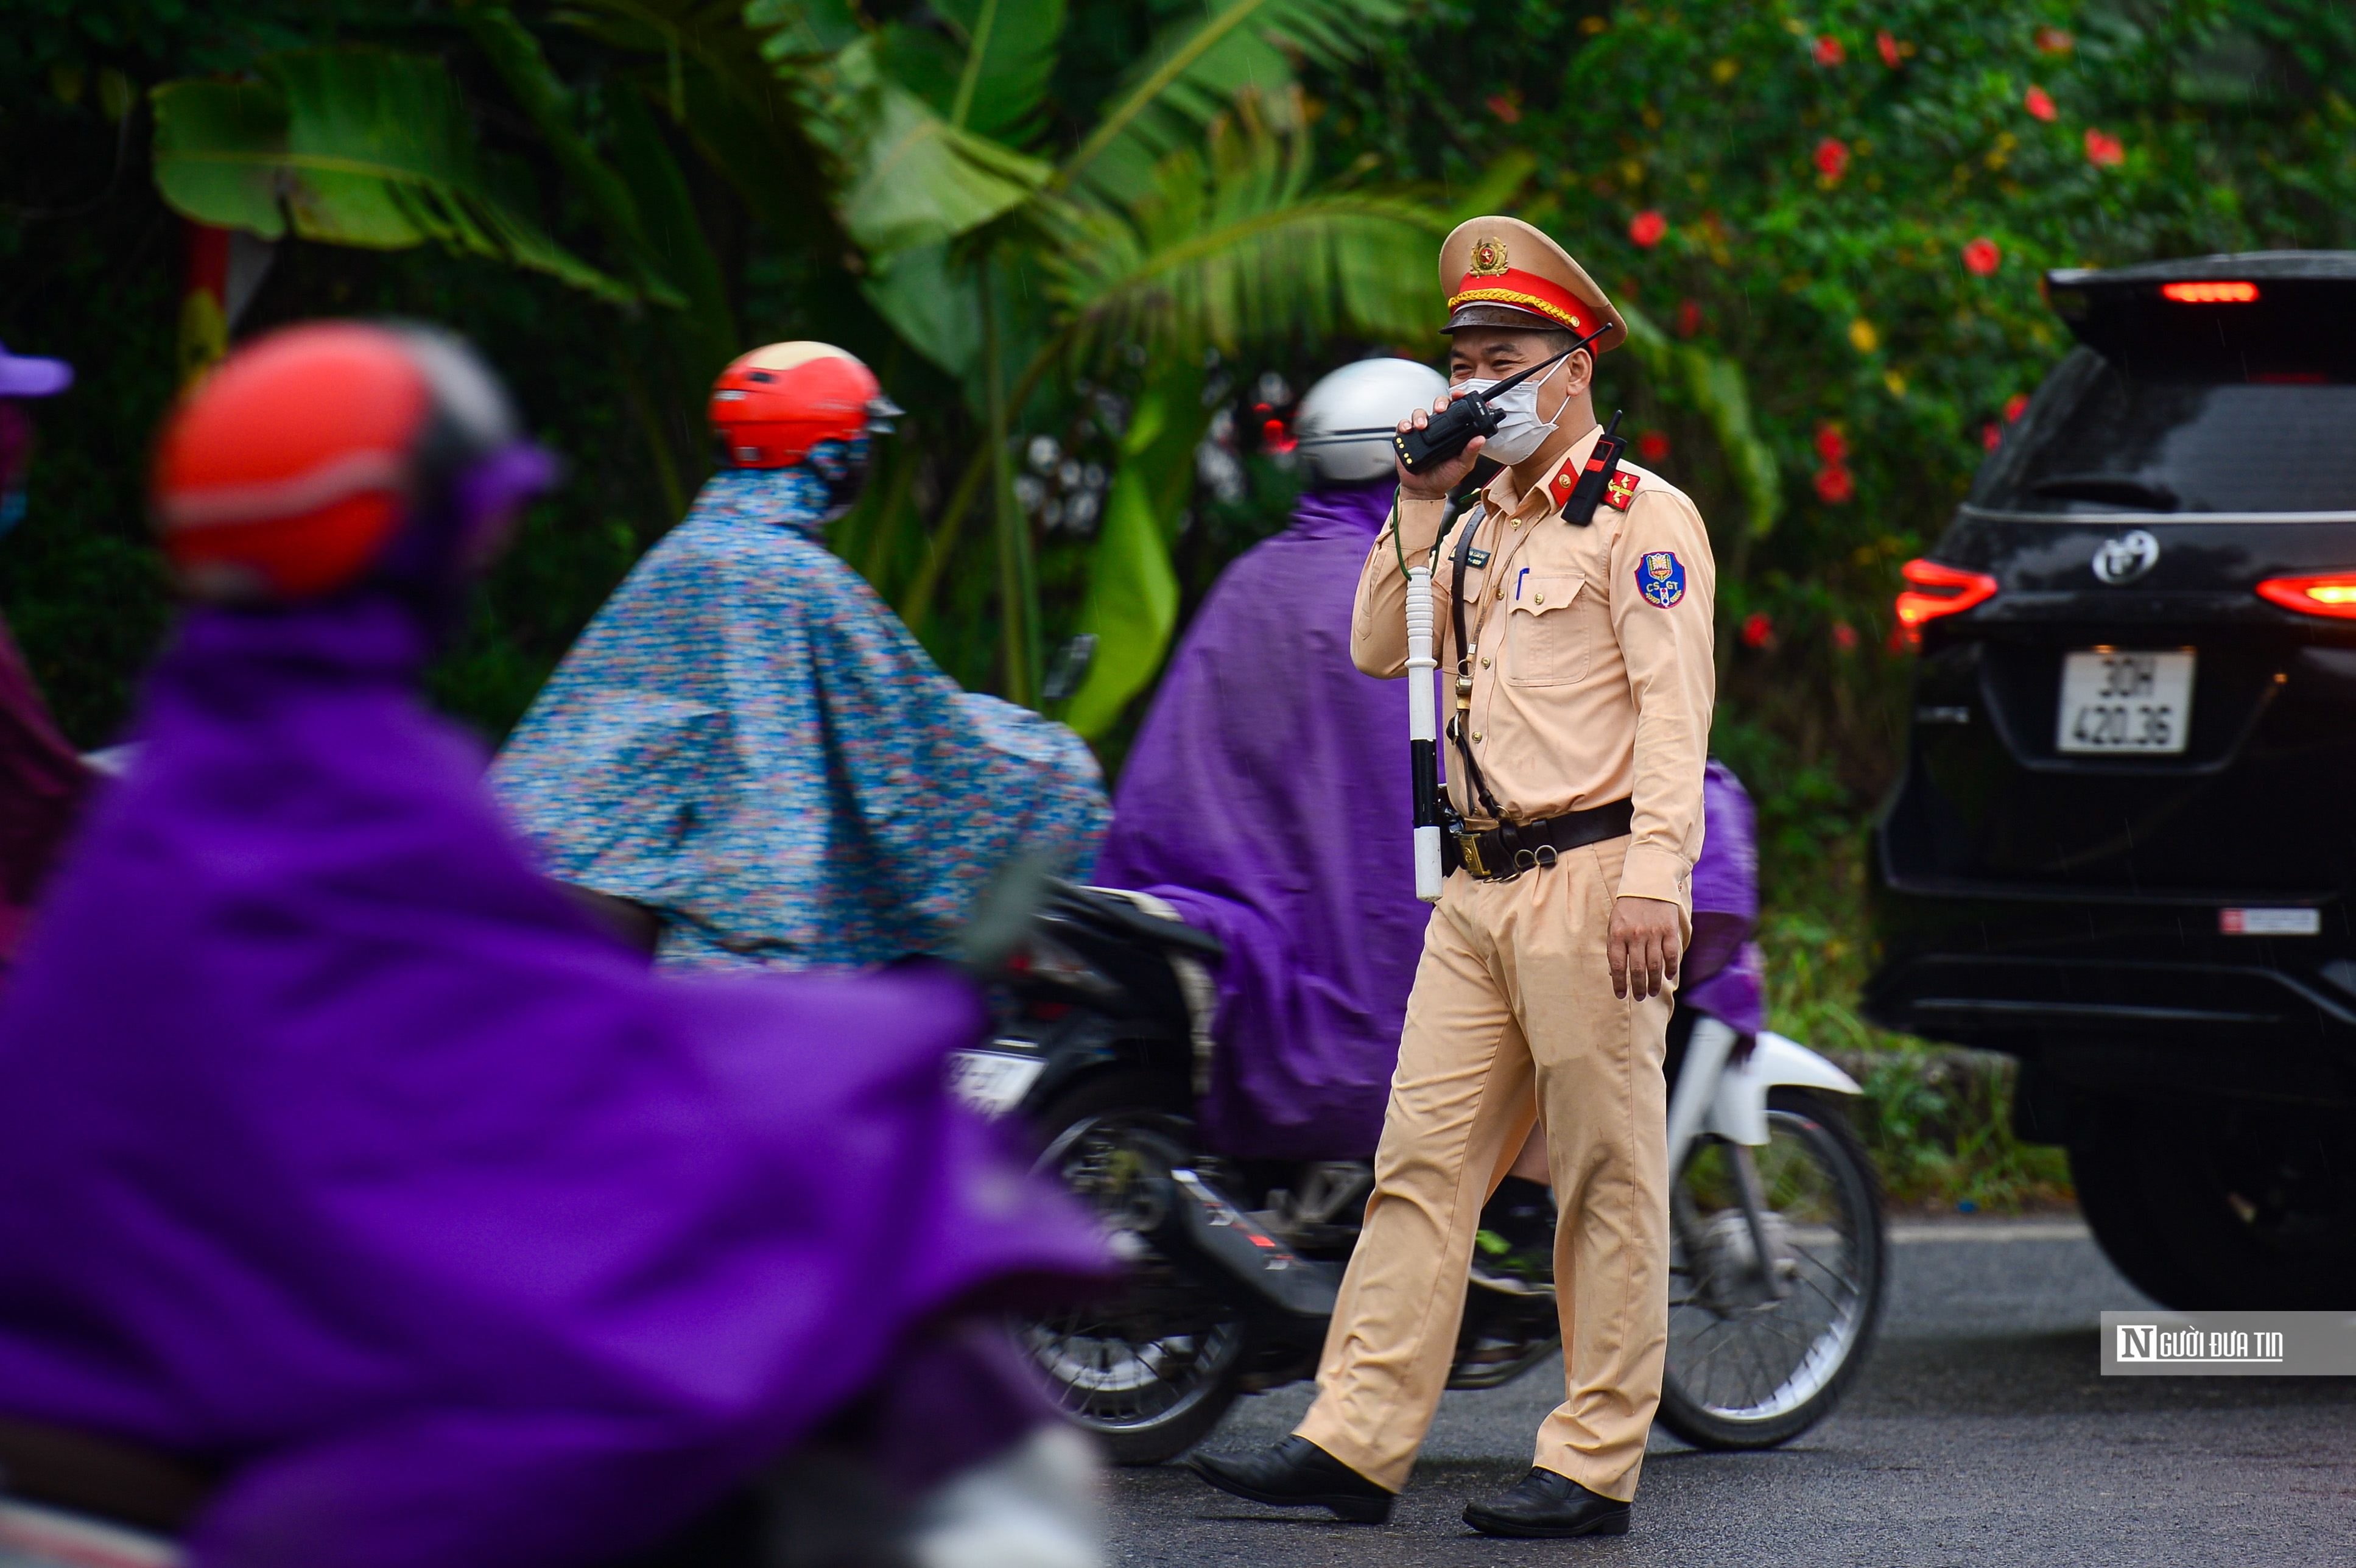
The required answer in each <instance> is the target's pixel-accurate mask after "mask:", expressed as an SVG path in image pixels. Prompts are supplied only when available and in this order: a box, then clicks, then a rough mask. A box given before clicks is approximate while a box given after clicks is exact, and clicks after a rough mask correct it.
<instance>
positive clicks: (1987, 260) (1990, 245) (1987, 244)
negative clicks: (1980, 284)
mask: <svg viewBox="0 0 2356 1568" xmlns="http://www.w3.org/2000/svg"><path fill="white" fill-rule="evenodd" d="M2002 265H2004V252H2002V251H1999V250H1997V248H1996V242H1995V241H1994V240H1991V239H1989V238H1988V237H1987V235H1985V234H1983V235H1981V236H1980V237H1979V238H1978V239H1976V240H1974V241H1973V242H1971V243H1970V244H1968V245H1965V247H1964V270H1965V271H1966V272H1968V273H1970V274H1972V275H1973V276H1974V277H1983V278H1984V277H1986V276H1987V275H1988V274H1990V273H1993V272H1994V271H1996V270H1997V268H1998V267H2000V266H2002Z"/></svg>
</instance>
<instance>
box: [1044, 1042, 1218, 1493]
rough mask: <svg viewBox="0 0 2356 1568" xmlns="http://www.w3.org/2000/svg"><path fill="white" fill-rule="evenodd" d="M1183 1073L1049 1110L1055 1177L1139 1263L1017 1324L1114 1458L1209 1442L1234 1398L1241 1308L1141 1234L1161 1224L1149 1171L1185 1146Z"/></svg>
mask: <svg viewBox="0 0 2356 1568" xmlns="http://www.w3.org/2000/svg"><path fill="white" fill-rule="evenodd" d="M1191 1102H1192V1096H1191V1094H1190V1093H1189V1091H1188V1090H1187V1088H1186V1086H1185V1084H1184V1083H1183V1082H1179V1081H1176V1080H1168V1081H1165V1080H1164V1079H1162V1078H1160V1077H1158V1076H1157V1075H1154V1074H1151V1073H1146V1072H1130V1071H1123V1072H1115V1073H1112V1074H1109V1075H1108V1076H1106V1077H1103V1078H1099V1079H1094V1080H1092V1081H1089V1082H1086V1083H1082V1084H1080V1085H1078V1086H1077V1087H1076V1088H1075V1089H1074V1090H1072V1091H1071V1092H1070V1093H1068V1094H1066V1095H1063V1096H1060V1097H1058V1098H1057V1100H1056V1101H1055V1102H1054V1103H1052V1104H1050V1105H1049V1106H1047V1107H1046V1108H1045V1110H1044V1112H1042V1113H1041V1115H1040V1116H1039V1118H1038V1123H1039V1128H1040V1131H1041V1132H1042V1133H1044V1134H1045V1136H1046V1137H1047V1139H1048V1140H1049V1143H1048V1148H1049V1151H1050V1154H1051V1156H1052V1158H1053V1166H1054V1170H1055V1174H1056V1175H1057V1176H1060V1177H1061V1178H1062V1180H1063V1182H1064V1185H1065V1186H1066V1187H1069V1188H1070V1189H1071V1190H1072V1192H1073V1193H1074V1194H1075V1195H1076V1196H1077V1197H1079V1198H1080V1199H1081V1200H1082V1201H1083V1202H1085V1203H1087V1204H1088V1205H1089V1206H1090V1207H1091V1208H1094V1209H1095V1210H1096V1211H1097V1215H1098V1219H1100V1220H1102V1221H1103V1223H1104V1224H1105V1226H1106V1228H1107V1230H1108V1232H1109V1234H1110V1235H1111V1237H1112V1240H1113V1243H1114V1247H1115V1250H1116V1251H1119V1253H1120V1254H1121V1257H1122V1260H1123V1262H1126V1263H1127V1264H1128V1265H1129V1268H1128V1276H1129V1277H1128V1280H1127V1282H1126V1283H1125V1284H1124V1285H1123V1286H1122V1287H1121V1289H1120V1292H1119V1294H1118V1295H1115V1296H1113V1297H1111V1298H1110V1299H1108V1300H1105V1301H1100V1302H1096V1303H1092V1304H1090V1305H1087V1306H1083V1307H1076V1308H1073V1309H1071V1310H1068V1311H1065V1312H1061V1313H1057V1314H1055V1315H1053V1316H1042V1317H1033V1318H1030V1319H1026V1320H1025V1321H1023V1322H1022V1323H1020V1324H1018V1325H1017V1326H1016V1336H1017V1338H1018V1340H1019V1341H1020V1343H1021V1344H1022V1346H1023V1348H1024V1349H1025V1350H1026V1351H1027V1352H1029V1354H1030V1357H1031V1360H1032V1362H1033V1365H1035V1366H1036V1367H1037V1368H1038V1369H1039V1370H1040V1371H1041V1372H1042V1373H1043V1374H1044V1376H1045V1378H1046V1380H1047V1386H1048V1389H1049V1391H1051V1392H1052V1393H1053V1394H1054V1395H1055V1399H1056V1401H1057V1402H1059V1403H1060V1404H1061V1405H1062V1406H1063V1407H1064V1411H1065V1413H1066V1414H1067V1415H1069V1416H1070V1417H1071V1419H1072V1420H1073V1422H1075V1423H1076V1424H1078V1425H1079V1426H1080V1427H1082V1428H1083V1429H1085V1430H1087V1431H1088V1432H1090V1433H1093V1434H1095V1435H1096V1437H1097V1438H1098V1441H1099V1442H1100V1443H1102V1444H1104V1447H1105V1450H1106V1452H1107V1454H1108V1455H1110V1457H1111V1458H1112V1460H1113V1461H1114V1463H1116V1464H1120V1465H1158V1464H1161V1463H1162V1462H1163V1461H1164V1460H1168V1459H1174V1458H1176V1457H1177V1456H1178V1455H1181V1454H1183V1453H1184V1452H1186V1450H1188V1449H1189V1448H1192V1447H1193V1446H1194V1444H1197V1443H1199V1442H1201V1441H1202V1440H1203V1438H1204V1437H1205V1435H1207V1434H1209V1432H1210V1430H1211V1429H1212V1428H1213V1427H1215V1426H1216V1425H1217V1424H1218V1423H1219V1418H1220V1417H1221V1416H1223V1415H1225V1414H1226V1412H1227V1407H1228V1406H1229V1405H1231V1404H1233V1403H1234V1402H1235V1399H1236V1378H1237V1372H1238V1370H1239V1369H1240V1367H1241V1364H1242V1361H1243V1356H1244V1349H1245V1325H1244V1323H1243V1320H1242V1317H1241V1316H1240V1315H1239V1314H1237V1312H1236V1310H1235V1309H1234V1308H1233V1307H1232V1306H1231V1305H1228V1304H1227V1303H1226V1301H1225V1300H1224V1299H1222V1298H1221V1297H1220V1296H1219V1295H1218V1294H1215V1292H1213V1291H1212V1290H1210V1289H1209V1288H1208V1287H1206V1286H1205V1285H1204V1284H1203V1283H1200V1282H1199V1281H1196V1280H1194V1279H1193V1278H1191V1277H1189V1276H1188V1275H1187V1274H1186V1273H1184V1272H1183V1270H1180V1269H1178V1268H1176V1267H1175V1266H1173V1264H1172V1263H1171V1262H1169V1261H1168V1260H1166V1259H1164V1258H1163V1257H1162V1255H1161V1254H1160V1253H1159V1252H1157V1251H1154V1250H1153V1248H1152V1247H1151V1245H1149V1244H1148V1243H1147V1242H1146V1241H1145V1240H1144V1239H1143V1233H1144V1232H1147V1231H1150V1230H1152V1229H1153V1227H1154V1226H1155V1225H1156V1224H1157V1223H1159V1221H1160V1219H1161V1216H1160V1214H1159V1213H1157V1212H1154V1211H1153V1210H1152V1208H1151V1205H1153V1204H1154V1203H1155V1202H1156V1201H1157V1199H1156V1198H1155V1197H1154V1193H1155V1189H1156V1186H1157V1184H1156V1183H1154V1182H1153V1181H1151V1179H1148V1178H1149V1177H1150V1176H1151V1175H1152V1173H1154V1172H1155V1171H1156V1170H1157V1169H1158V1168H1160V1167H1161V1166H1162V1165H1163V1164H1164V1163H1165V1158H1166V1155H1167V1153H1168V1152H1169V1151H1171V1150H1172V1149H1173V1145H1175V1146H1176V1147H1178V1148H1181V1149H1183V1148H1184V1147H1185V1146H1186V1144H1187V1143H1188V1142H1189V1141H1190V1134H1191V1128H1190V1127H1189V1125H1188V1123H1187V1120H1186V1117H1185V1108H1187V1107H1189V1106H1190V1105H1191Z"/></svg>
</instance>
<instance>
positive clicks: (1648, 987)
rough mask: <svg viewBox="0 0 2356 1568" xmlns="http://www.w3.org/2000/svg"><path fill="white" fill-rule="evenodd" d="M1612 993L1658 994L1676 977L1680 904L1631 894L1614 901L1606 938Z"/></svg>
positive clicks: (1643, 996) (1604, 948) (1641, 996)
mask: <svg viewBox="0 0 2356 1568" xmlns="http://www.w3.org/2000/svg"><path fill="white" fill-rule="evenodd" d="M1603 956H1604V961H1605V962H1607V963H1609V964H1610V965H1611V966H1612V995H1614V996H1618V997H1622V998H1625V997H1626V996H1627V994H1628V993H1629V992H1630V990H1632V989H1633V991H1634V992H1635V993H1636V1000H1638V1001H1639V1002H1641V1001H1643V1000H1644V998H1646V997H1648V996H1657V995H1659V994H1660V993H1661V992H1662V991H1663V990H1664V989H1665V988H1666V986H1667V985H1668V984H1669V983H1671V982H1673V981H1675V980H1676V977H1677V907H1676V905H1675V904H1672V903H1670V902H1669V901H1668V900H1667V899H1665V898H1639V897H1635V896H1634V895H1633V894H1631V895H1629V896H1627V897H1619V898H1614V899H1613V900H1612V932H1611V935H1610V936H1608V937H1606V938H1605V939H1604V944H1603Z"/></svg>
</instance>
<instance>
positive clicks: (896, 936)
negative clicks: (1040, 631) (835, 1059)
mask: <svg viewBox="0 0 2356 1568" xmlns="http://www.w3.org/2000/svg"><path fill="white" fill-rule="evenodd" d="M825 505H826V492H825V490H824V488H823V487H822V486H821V485H820V484H819V481H818V479H817V478H816V477H815V476H814V475H812V474H810V473H809V471H808V470H807V469H802V468H786V469H730V470H723V472H721V473H719V474H717V475H715V476H713V478H712V480H711V482H710V483H708V484H706V485H705V486H704V488H703V491H702V493H701V495H699V496H698V497H697V498H696V500H695V504H694V506H692V507H691V508H690V509H689V510H688V514H687V517H686V518H685V520H684V521H681V522H680V525H679V526H678V527H677V528H675V529H673V530H672V531H671V532H669V534H668V535H667V536H666V537H665V538H664V539H663V540H662V541H661V542H659V543H658V544H657V545H656V546H655V547H654V548H653V549H652V550H650V551H648V553H647V555H646V558H645V559H644V560H642V561H640V562H639V563H638V564H637V568H636V569H635V570H633V571H632V572H631V573H630V575H629V576H628V578H627V579H626V580H625V581H624V582H623V584H622V585H621V586H620V587H619V588H618V589H616V591H615V593H614V596H613V597H612V598H610V599H608V600H607V601H606V602H605V607H604V608H603V609H601V610H599V611H598V612H597V616H596V618H595V619H594V620H592V621H591V622H590V623H589V628H588V629H587V630H586V631H584V632H583V633H582V636H581V640H580V641H579V642H577V643H575V644H574V645H573V650H572V651H571V652H570V653H568V654H566V655H565V657H564V661H563V663H562V664H561V665H559V666H558V667H557V671H556V673H555V675H554V676H553V677H552V679H551V680H550V681H549V683H548V685H547V688H546V689H545V690H543V691H542V692H541V694H540V697H539V699H538V700H537V701H536V702H534V703H532V706H531V711H530V713H528V714H525V715H524V719H523V723H521V724H520V725H518V726H516V731H515V734H514V735H513V736H510V737H509V740H508V744H507V746H506V749H505V750H503V751H502V752H501V753H500V754H499V758H498V763H497V764H496V765H495V767H494V768H493V770H492V776H491V777H492V783H493V786H494V788H495V789H497V790H498V796H499V799H500V800H501V801H502V802H503V803H504V804H505V806H506V807H507V809H508V811H509V814H510V815H511V816H512V817H513V818H514V820H515V822H517V824H518V825H519V827H521V829H522V830H523V832H524V833H525V834H526V835H527V836H528V837H529V838H530V841H531V842H532V843H533V844H534V845H535V846H536V847H537V849H538V851H539V854H540V857H541V865H542V866H543V868H544V869H545V870H546V871H547V872H548V874H549V875H552V876H555V877H559V878H561V879H562V880H564V881H567V882H572V883H575V884H577V885H579V886H584V887H592V888H595V889H596V890H597V891H599V892H601V893H610V894H614V895H616V896H618V897H624V898H632V899H636V900H637V901H638V902H640V903H642V904H646V905H648V906H651V907H652V908H655V909H656V910H658V911H659V912H660V913H661V914H662V916H663V917H664V928H665V929H664V935H663V944H662V949H661V951H660V955H659V958H660V961H661V962H662V963H663V964H665V965H666V966H667V967H671V968H680V969H706V970H710V969H746V968H760V967H778V968H787V969H848V968H855V967H857V966H860V965H862V964H869V963H875V962H881V961H889V960H892V959H896V958H900V957H904V956H905V955H907V954H909V953H917V952H929V951H937V950H940V949H942V948H943V947H945V946H946V945H948V942H949V940H950V939H951V938H952V937H953V936H954V935H955V934H956V931H957V929H958V925H959V924H960V923H961V922H962V921H963V920H964V918H966V916H967V914H968V912H969V909H970V908H971V907H972V905H973V902H974V899H975V897H976V895H978V894H979V893H980V891H981V889H982V887H983V886H985V885H986V884H987V883H988V882H989V880H990V878H991V875H992V873H994V872H995V871H996V870H997V869H998V867H999V866H1000V865H1002V864H1004V863H1005V862H1006V861H1008V860H1009V859H1011V858H1012V857H1013V856H1014V855H1016V854H1020V853H1023V852H1025V851H1035V852H1038V853H1041V854H1044V855H1046V856H1047V857H1048V859H1049V860H1050V862H1051V863H1052V865H1053V867H1054V869H1055V870H1056V871H1057V872H1058V873H1059V874H1061V875H1072V876H1084V875H1087V872H1088V870H1089V869H1090V867H1091V865H1093V863H1094V861H1095V859H1096V851H1097V843H1098V839H1099V837H1100V836H1101V834H1102V833H1103V831H1104V826H1105V822H1106V819H1107V816H1108V807H1107V805H1106V802H1105V796H1104V784H1103V775H1102V772H1101V771H1100V769H1099V768H1098V766H1097V762H1096V759H1095V757H1093V756H1092V755H1091V754H1090V753H1089V751H1088V749H1087V745H1086V744H1085V743H1084V742H1082V741H1081V739H1080V738H1079V736H1076V735H1075V734H1073V733H1072V732H1071V731H1070V730H1068V729H1066V728H1065V727H1064V726H1063V725H1058V724H1055V723H1052V722H1050V721H1048V720H1046V719H1044V718H1041V717H1040V716H1039V715H1038V714H1033V713H1031V712H1028V711H1027V710H1024V709H1022V708H1018V707H1015V706H1012V704H1010V703H1002V702H1000V701H999V700H998V699H996V698H994V697H985V696H980V695H977V694H975V693H970V692H965V691H961V690H959V689H958V686H957V684H956V683H955V682H952V681H950V680H949V678H948V676H946V675H944V674H943V673H942V672H941V671H940V669H939V668H938V667H937V665H935V664H934V662H933V661H932V660H931V659H930V658H929V657H927V656H926V653H925V650H923V649H922V648H921V647H919V646H918V645H917V643H916V639H915V638H914V637H912V636H911V635H909V632H908V630H907V628H905V627H904V626H902V625H901V624H900V622H899V620H898V618H896V617H894V615H893V614H892V612H891V610H890V609H889V608H888V607H886V606H885V605H884V604H883V600H882V599H880V598H878V597H877V596H876V595H875V592H874V590H873V589H872V588H870V587H869V586H868V585H867V584H866V582H865V581H864V580H862V578H861V577H860V576H859V575H858V574H857V573H855V572H853V571H852V570H851V568H850V567H849V566H847V565H845V564H843V563H842V562H841V561H840V560H838V559H837V558H836V557H835V556H834V555H833V554H832V553H830V552H829V551H828V550H827V549H826V547H825V546H824V544H822V543H821V542H820V529H821V523H820V519H821V517H822V515H823V508H824V507H825Z"/></svg>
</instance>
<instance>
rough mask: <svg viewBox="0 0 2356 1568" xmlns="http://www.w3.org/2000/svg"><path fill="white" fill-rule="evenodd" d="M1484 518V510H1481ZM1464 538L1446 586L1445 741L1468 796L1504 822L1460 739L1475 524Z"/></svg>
mask: <svg viewBox="0 0 2356 1568" xmlns="http://www.w3.org/2000/svg"><path fill="white" fill-rule="evenodd" d="M1482 515H1483V517H1486V516H1487V515H1488V509H1487V508H1485V507H1483V509H1482ZM1463 529H1464V536H1463V537H1462V538H1461V539H1459V540H1458V541H1457V542H1456V571H1455V574H1454V575H1453V577H1452V578H1451V581H1450V582H1449V585H1448V613H1449V622H1450V626H1451V628H1453V630H1454V631H1455V633H1456V685H1455V693H1456V706H1455V710H1454V711H1453V712H1452V713H1451V714H1449V715H1448V738H1449V739H1451V740H1452V741H1454V742H1455V743H1456V755H1457V756H1459V757H1462V758H1463V759H1464V777H1465V779H1466V780H1467V781H1468V782H1470V783H1471V784H1472V793H1473V795H1474V797H1475V798H1476V799H1478V800H1480V802H1481V809H1482V810H1483V811H1485V812H1487V813H1488V814H1489V820H1490V821H1491V822H1504V821H1505V812H1503V811H1499V810H1498V809H1497V800H1496V797H1494V796H1493V795H1491V794H1490V793H1489V781H1488V780H1487V779H1483V778H1482V777H1481V765H1480V764H1479V763H1477V762H1475V761H1473V760H1472V746H1471V744H1470V743H1469V742H1467V741H1466V740H1465V738H1464V715H1465V714H1468V713H1470V712H1472V647H1471V645H1470V644H1468V643H1467V642H1466V641H1465V640H1464V574H1465V573H1466V572H1467V571H1469V570H1470V569H1471V562H1472V536H1473V535H1474V534H1476V533H1478V532H1481V530H1480V527H1479V525H1478V524H1476V523H1470V522H1468V523H1465V524H1464V525H1463Z"/></svg>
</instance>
